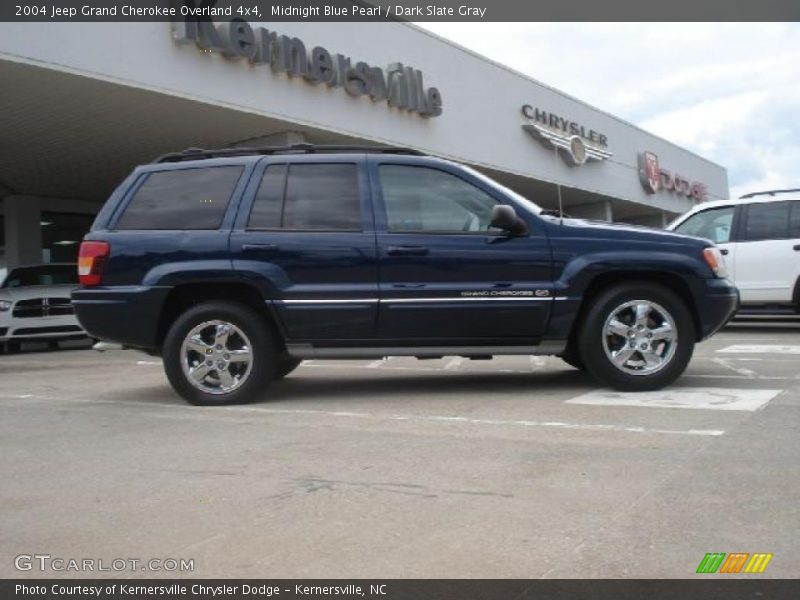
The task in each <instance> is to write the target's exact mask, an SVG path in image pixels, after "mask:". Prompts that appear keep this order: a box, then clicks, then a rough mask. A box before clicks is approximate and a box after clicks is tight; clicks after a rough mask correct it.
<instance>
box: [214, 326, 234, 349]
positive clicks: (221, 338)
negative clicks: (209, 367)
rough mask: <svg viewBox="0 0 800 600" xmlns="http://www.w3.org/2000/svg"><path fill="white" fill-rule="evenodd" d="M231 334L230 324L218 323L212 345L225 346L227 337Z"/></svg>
mask: <svg viewBox="0 0 800 600" xmlns="http://www.w3.org/2000/svg"><path fill="white" fill-rule="evenodd" d="M230 335H231V326H230V325H229V324H228V323H220V324H219V325H217V329H216V331H215V332H214V345H215V346H222V347H223V348H226V347H227V346H228V338H229V337H230Z"/></svg>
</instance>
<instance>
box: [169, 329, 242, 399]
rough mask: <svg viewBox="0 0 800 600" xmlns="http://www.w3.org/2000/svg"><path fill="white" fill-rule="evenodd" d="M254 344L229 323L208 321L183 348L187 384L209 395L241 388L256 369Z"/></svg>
mask: <svg viewBox="0 0 800 600" xmlns="http://www.w3.org/2000/svg"><path fill="white" fill-rule="evenodd" d="M252 348H253V347H252V345H251V344H250V340H249V339H247V336H246V335H245V334H244V332H243V331H242V330H241V329H239V328H238V327H237V326H236V325H234V324H232V323H228V322H227V321H219V320H214V321H206V322H204V323H201V324H200V325H198V326H197V327H195V328H193V329H192V330H191V331H190V332H189V333H188V334H186V337H185V338H184V340H183V344H182V345H181V367H183V374H184V375H185V376H186V379H187V381H189V383H191V384H192V385H193V386H194V387H196V388H197V389H199V390H201V391H203V392H206V393H208V394H229V393H230V392H233V391H234V390H237V389H238V388H240V387H241V386H242V385H243V384H244V382H245V381H247V378H248V377H249V376H250V372H251V370H252V366H253V350H252Z"/></svg>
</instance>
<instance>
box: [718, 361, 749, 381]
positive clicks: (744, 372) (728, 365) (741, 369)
mask: <svg viewBox="0 0 800 600" xmlns="http://www.w3.org/2000/svg"><path fill="white" fill-rule="evenodd" d="M711 362H713V363H714V364H717V365H719V366H721V367H725V368H726V369H730V370H731V371H733V372H734V373H738V374H739V375H743V376H744V377H747V378H748V379H756V378H757V377H758V373H756V372H755V371H753V370H752V369H745V368H744V367H735V366H733V365H732V364H731V363H730V361H729V360H726V359H724V358H714V359H712V360H711Z"/></svg>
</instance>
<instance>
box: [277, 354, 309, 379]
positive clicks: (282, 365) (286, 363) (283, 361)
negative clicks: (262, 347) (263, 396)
mask: <svg viewBox="0 0 800 600" xmlns="http://www.w3.org/2000/svg"><path fill="white" fill-rule="evenodd" d="M301 362H303V361H302V359H299V358H292V357H291V356H285V355H284V356H282V357H280V358H279V359H278V363H277V366H276V368H275V379H283V378H284V377H286V376H287V375H288V374H289V373H291V372H292V371H294V370H295V369H296V368H297V367H299V366H300V363H301Z"/></svg>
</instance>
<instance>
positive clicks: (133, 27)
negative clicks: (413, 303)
mask: <svg viewBox="0 0 800 600" xmlns="http://www.w3.org/2000/svg"><path fill="white" fill-rule="evenodd" d="M551 58H552V57H551ZM609 70H610V72H613V69H612V68H611V66H610V69H609ZM0 81H1V82H2V94H0V156H2V159H1V160H0V199H1V200H0V219H2V226H0V246H2V248H0V252H2V254H0V268H2V267H13V266H16V265H20V264H31V263H38V262H42V261H45V262H48V261H52V262H57V261H72V260H74V258H75V254H76V251H77V245H78V243H79V240H80V239H81V237H82V236H83V234H84V232H85V231H86V230H87V229H88V227H89V225H90V224H91V222H92V219H93V215H94V214H96V213H97V211H98V210H99V208H100V207H101V206H102V203H103V202H104V201H105V199H106V198H107V197H108V195H109V194H110V192H111V191H112V190H113V189H114V188H115V187H116V186H117V185H118V184H119V182H121V181H122V179H123V178H124V177H125V176H126V175H127V174H128V173H129V172H130V170H131V169H132V168H133V167H134V166H135V165H138V164H141V163H146V162H150V161H152V160H153V159H154V158H155V157H157V156H159V155H161V154H164V153H166V152H171V151H175V150H181V149H184V148H189V147H200V148H219V147H234V146H248V145H284V144H297V143H311V144H388V145H395V146H406V147H411V148H415V149H418V150H421V151H423V152H426V153H429V154H432V155H436V156H440V157H444V158H448V159H452V160H456V161H459V162H462V163H466V164H469V165H471V166H473V167H476V168H478V169H480V170H481V171H483V172H484V173H486V174H488V175H489V176H491V177H493V178H495V179H497V180H498V181H500V182H501V183H503V184H504V185H506V186H508V187H510V188H513V189H514V190H516V191H518V192H519V193H521V194H522V195H524V196H526V197H528V198H529V199H531V200H532V201H534V202H536V203H537V204H539V205H540V206H543V207H545V208H549V209H557V207H558V205H559V199H560V202H561V204H562V205H563V210H564V212H565V213H567V214H569V215H570V216H574V217H581V218H590V219H603V220H613V221H624V222H628V223H636V224H643V225H651V226H657V227H661V226H663V225H664V224H666V222H668V221H669V220H670V219H671V218H672V217H673V216H674V215H677V214H679V213H682V212H684V211H686V210H688V209H690V208H691V207H692V206H694V205H695V204H696V203H697V202H700V201H703V200H713V199H719V198H727V197H728V181H727V173H726V171H725V169H724V168H723V167H721V166H719V165H717V164H714V163H713V162H710V161H708V160H706V159H704V158H702V157H700V156H698V155H696V154H693V153H692V152H690V151H688V150H686V149H684V148H681V147H679V146H676V145H675V144H673V143H671V142H668V141H666V140H664V139H662V138H659V137H656V136H654V135H651V134H650V133H648V132H646V131H643V130H642V129H639V128H638V127H636V126H634V125H632V124H630V123H627V122H625V121H624V120H622V119H619V118H617V117H615V116H613V115H610V114H608V113H605V112H603V111H601V110H598V109H596V108H594V107H592V106H590V105H589V104H587V103H585V102H582V101H580V100H578V99H576V98H573V97H571V96H569V95H567V94H564V93H562V92H560V91H558V90H556V89H553V88H551V87H548V86H547V85H546V84H545V83H541V82H539V81H536V80H534V79H532V78H530V77H528V76H527V75H523V74H521V73H518V72H516V71H514V70H512V69H509V68H507V67H505V66H503V65H501V64H498V63H496V62H493V61H490V60H488V59H486V58H484V57H482V56H480V55H477V54H475V53H473V52H471V51H469V50H467V49H465V48H463V47H460V46H458V45H456V44H453V43H451V42H449V41H447V40H444V39H442V38H440V37H438V36H436V35H433V34H431V33H429V32H427V31H426V30H424V29H421V28H419V27H417V26H414V25H411V24H407V23H391V22H381V23H315V22H281V23H244V22H238V23H233V24H231V23H217V24H212V23H210V22H201V23H196V22H191V23H186V22H176V23H163V22H153V23H106V24H101V23H77V22H76V23H36V24H34V23H29V24H24V23H2V24H0Z"/></svg>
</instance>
